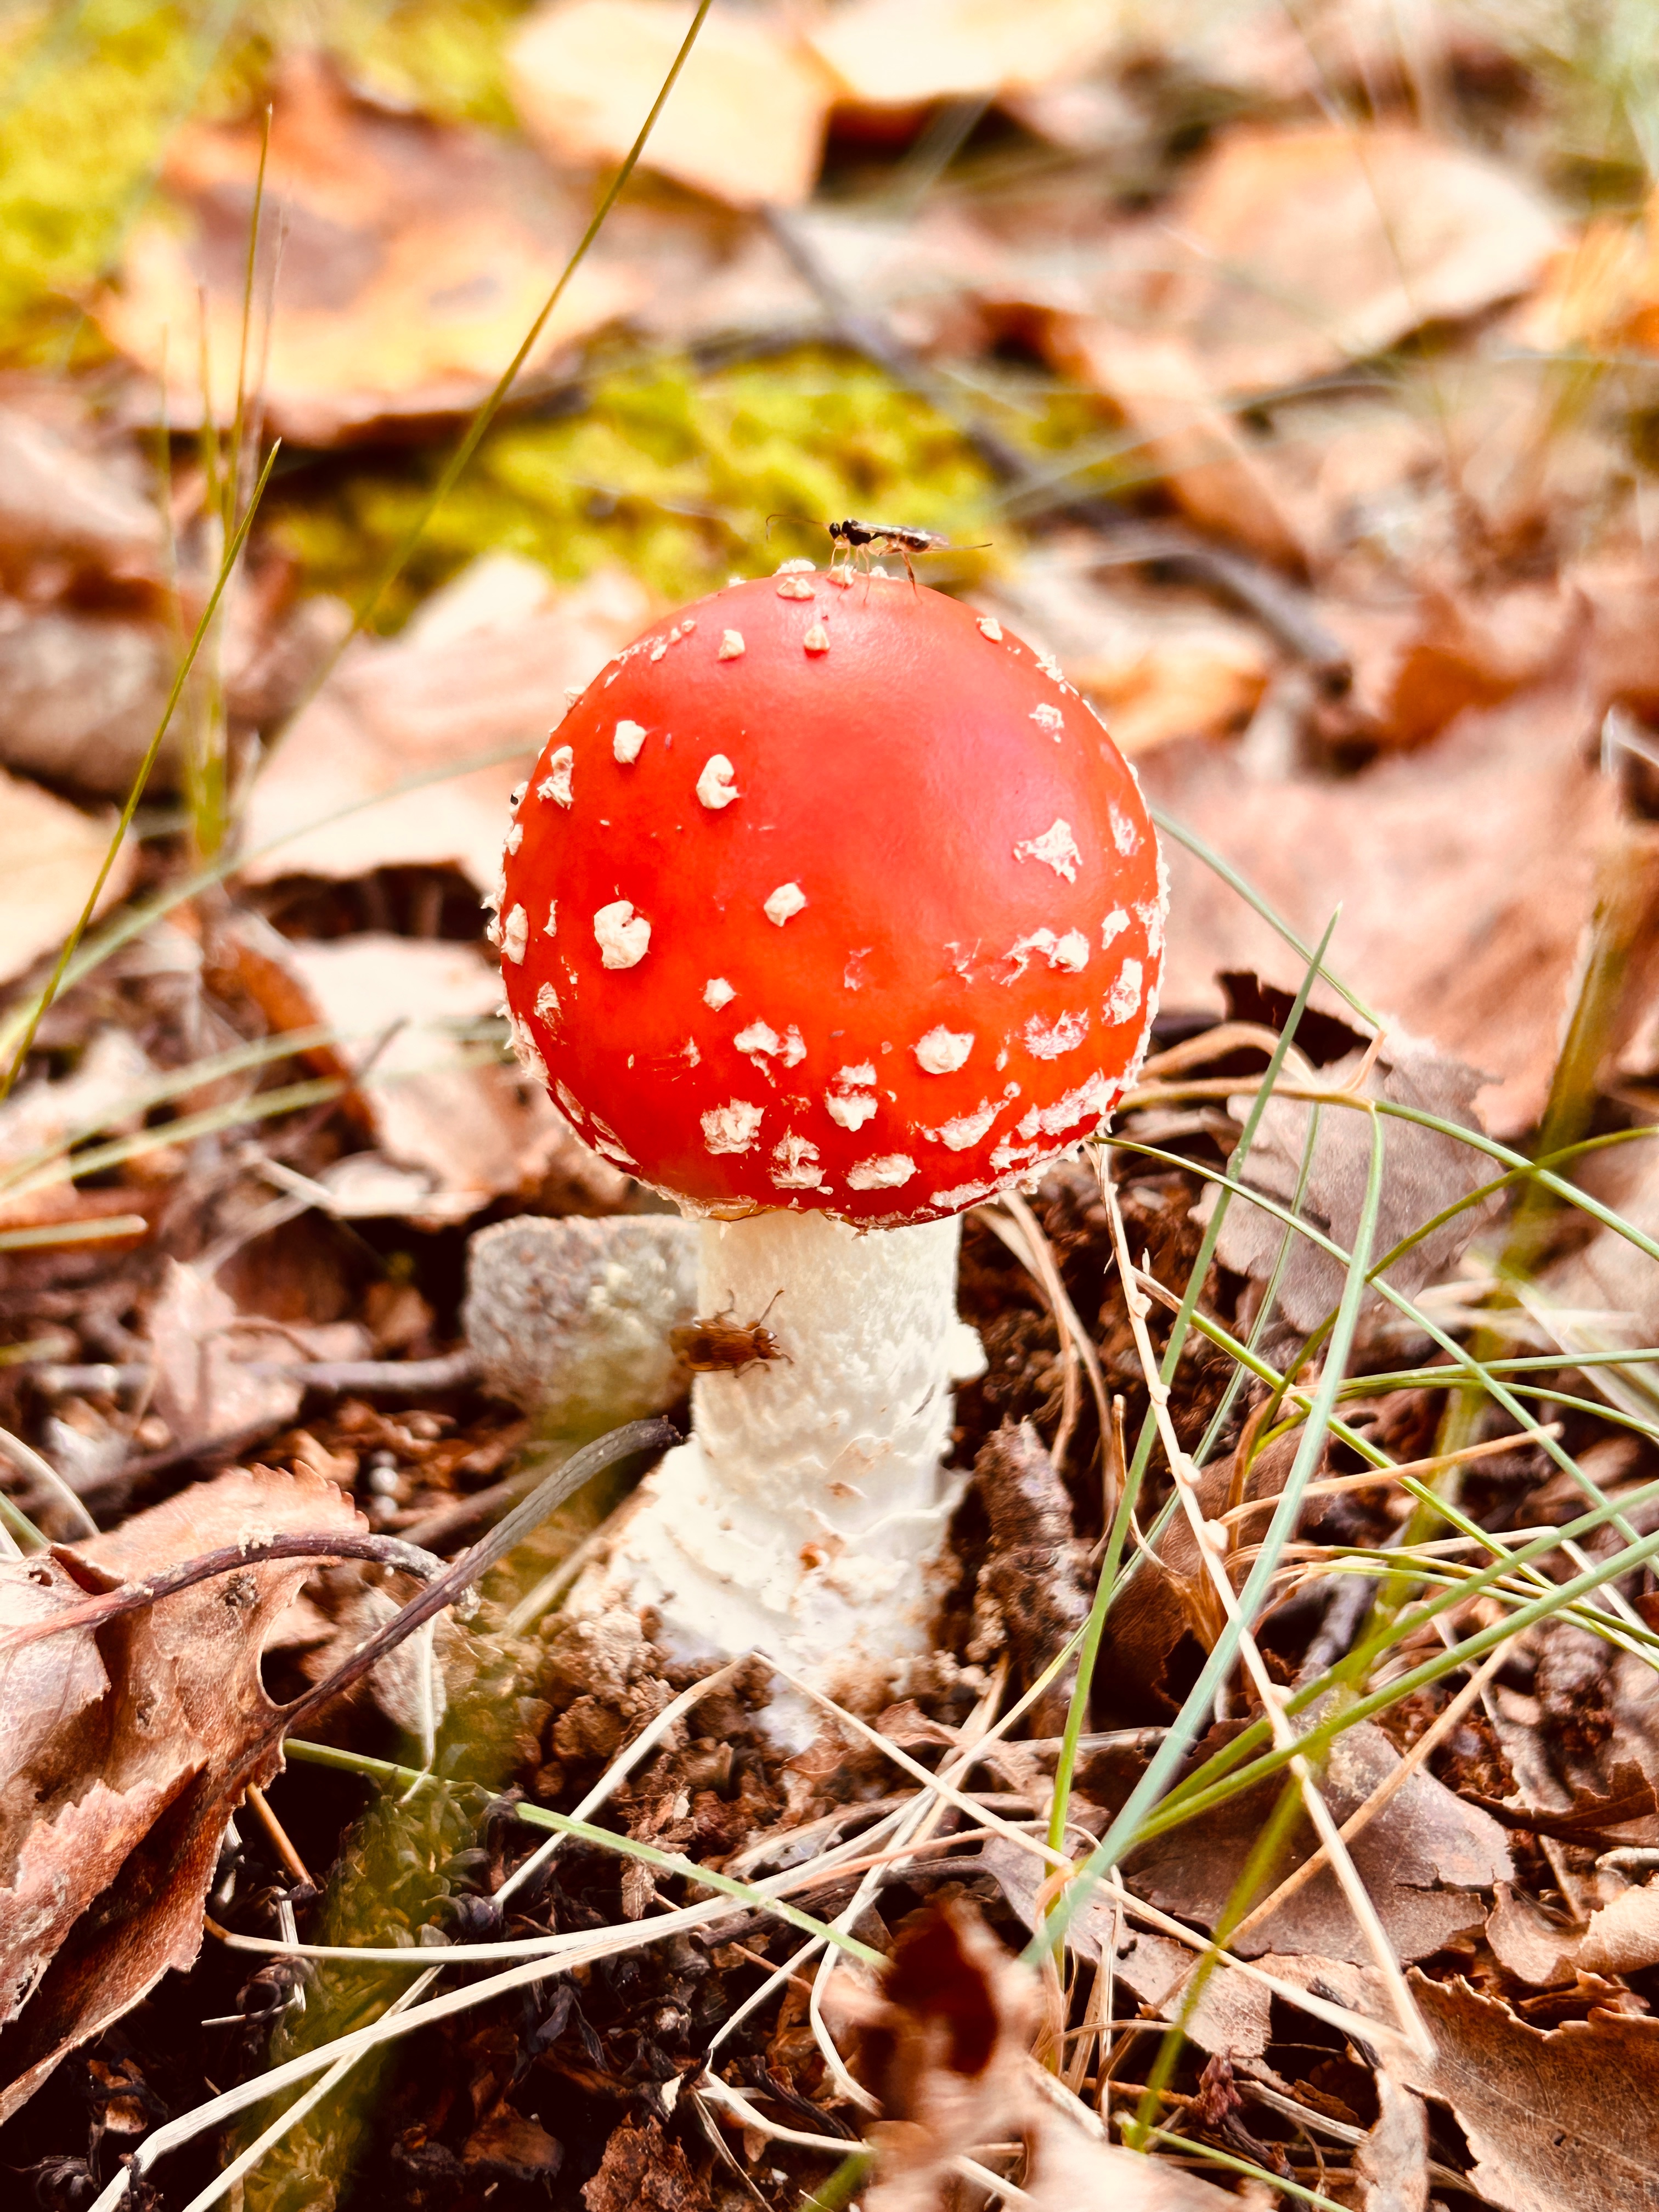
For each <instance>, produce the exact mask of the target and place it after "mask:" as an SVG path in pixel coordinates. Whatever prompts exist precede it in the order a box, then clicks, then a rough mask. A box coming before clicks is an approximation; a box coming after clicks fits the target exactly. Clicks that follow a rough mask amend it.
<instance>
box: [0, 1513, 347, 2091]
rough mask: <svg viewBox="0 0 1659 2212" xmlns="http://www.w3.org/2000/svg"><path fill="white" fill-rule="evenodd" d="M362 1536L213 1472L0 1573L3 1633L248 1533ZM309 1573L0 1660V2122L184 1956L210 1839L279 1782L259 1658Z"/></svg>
mask: <svg viewBox="0 0 1659 2212" xmlns="http://www.w3.org/2000/svg"><path fill="white" fill-rule="evenodd" d="M362 1526H363V1523H362V1522H361V1521H360V1519H359V1516H358V1515H357V1513H356V1510H355V1509H354V1508H353V1506H352V1505H351V1504H350V1503H349V1501H348V1500H347V1499H346V1498H343V1497H342V1496H341V1494H340V1492H338V1491H337V1489H335V1487H334V1486H333V1485H332V1484H331V1483H326V1482H324V1481H321V1480H319V1479H318V1478H317V1477H315V1476H313V1475H309V1474H303V1475H283V1474H270V1473H269V1472H264V1471H262V1472H261V1473H260V1474H258V1475H257V1476H256V1475H252V1474H243V1473H241V1472H240V1471H239V1472H237V1473H235V1474H226V1475H222V1476H221V1477H220V1478H219V1479H218V1480H217V1481H216V1482H212V1483H204V1484H198V1485H197V1486H196V1487H195V1488H193V1489H190V1490H186V1491H184V1492H180V1494H179V1496H178V1497H176V1498H170V1499H169V1500H168V1501H167V1504H164V1505H159V1506H155V1507H154V1508H152V1510H150V1511H149V1512H147V1513H140V1514H137V1515H136V1516H134V1517H133V1518H132V1519H131V1521H129V1522H126V1523H125V1526H124V1527H123V1528H119V1529H118V1530H117V1531H115V1532H114V1533H113V1534H110V1535H106V1536H100V1537H99V1538H97V1539H96V1540H94V1541H93V1542H91V1543H88V1544H87V1545H85V1546H83V1547H80V1548H78V1549H75V1550H70V1549H67V1548H60V1549H59V1550H58V1552H57V1553H54V1554H53V1555H52V1556H51V1557H50V1558H47V1557H45V1556H38V1557H36V1558H33V1559H28V1560H18V1561H5V1562H0V1619H3V1621H4V1624H5V1625H6V1626H11V1625H14V1624H21V1623H23V1622H26V1621H29V1620H40V1619H42V1618H45V1617H46V1616H49V1615H50V1614H51V1613H52V1612H54V1611H56V1610H58V1609H59V1608H61V1607H65V1606H69V1605H72V1604H75V1603H76V1602H77V1601H80V1600H81V1599H82V1598H83V1597H84V1595H86V1593H87V1591H88V1589H92V1590H100V1589H110V1588H112V1587H114V1586H115V1584H116V1583H120V1582H127V1581H137V1580H138V1579H141V1578H142V1577H143V1575H145V1574H146V1573H148V1572H150V1571H154V1570H156V1569H159V1568H161V1567H167V1566H173V1565H178V1564H179V1563H180V1562H181V1561H183V1560H185V1559H193V1558H196V1557H197V1556H198V1555H200V1554H201V1553H205V1552H208V1551H211V1550H213V1549H216V1548H217V1547H220V1546H223V1545H228V1544H235V1543H239V1542H242V1541H246V1540H247V1539H248V1538H249V1537H250V1536H252V1534H254V1533H255V1532H256V1531H257V1532H258V1533H260V1534H264V1533H281V1532H284V1531H286V1532H291V1533H295V1534H299V1533H307V1534H308V1533H311V1532H313V1531H314V1532H317V1533H319V1534H324V1535H326V1534H330V1533H343V1532H345V1531H348V1530H349V1531H353V1532H355V1531H356V1530H358V1529H359V1528H362ZM309 1571H310V1565H309V1563H308V1562H307V1561H305V1560H303V1559H301V1560H298V1561H284V1562H283V1563H282V1564H280V1565H278V1564H276V1563H274V1562H273V1563H266V1564H263V1565H261V1564H251V1565H248V1566H246V1568H244V1569H241V1570H240V1571H238V1572H237V1573H235V1574H234V1575H231V1576H227V1577H216V1578H215V1579H213V1580H211V1581H209V1582H204V1583H197V1584H196V1585H194V1586H193V1587H192V1588H191V1589H185V1590H181V1591H179V1592H178V1593H176V1594H175V1595H173V1596H170V1597H167V1598H164V1599H162V1600H161V1601H158V1602H157V1603H156V1604H155V1605H154V1606H151V1607H148V1608H147V1609H144V1610H143V1611H139V1612H136V1613H129V1614H126V1615H125V1616H123V1617H122V1618H120V1619H118V1620H112V1621H109V1622H106V1624H105V1625H104V1626H102V1627H100V1628H99V1629H96V1630H89V1629H84V1628H82V1629H76V1630H70V1631H66V1632H64V1634H62V1635H60V1636H57V1637H52V1638H49V1639H46V1640H43V1641H40V1642H38V1643H34V1644H28V1645H26V1646H25V1647H23V1648H22V1649H21V1650H18V1651H15V1652H13V1653H11V1654H9V1655H7V1656H4V1657H3V1658H0V1673H3V1698H4V1705H5V1711H6V1717H7V1728H6V1735H5V1745H4V1759H3V1771H0V1851H3V1864H0V1878H3V1880H4V1882H5V1885H6V1886H5V1887H4V1888H3V1889H0V1986H3V1988H4V1991H5V2006H4V2026H3V2028H0V2081H4V2082H5V2083H6V2084H7V2086H6V2087H5V2088H4V2089H3V2090H0V2118H7V2117H9V2115H10V2114H11V2113H13V2112H15V2111H17V2110H18V2108H19V2107H20V2106H21V2105H23V2104H24V2103H25V2102H26V2101H27V2099H28V2098H29V2097H30V2096H31V2095H33V2092H34V2091H35V2090H36V2089H37V2088H38V2087H40V2083H41V2082H42V2081H44V2080H45V2079H46V2075H48V2074H49V2073H50V2072H51V2071H52V2068H53V2067H54V2066H56V2065H57V2063H58V2061H59V2060H60V2059H61V2058H62V2057H64V2054H65V2053H66V2052H67V2051H70V2050H72V2049H73V2048H74V2047H75V2046H76V2044H78V2043H82V2042H84V2041H85V2040H86V2039H87V2038H88V2036H90V2035H94V2034H96V2033H98V2031H99V2030H100V2028H102V2027H106V2026H107V2025H108V2024H109V2023H110V2022H111V2021H114V2020H117V2019H118V2018H119V2017H120V2015H122V2014H123V2013H124V2012H125V2011H127V2010H128V2009H129V2008H131V2006H132V2005H134V2004H136V2003H137V2002H138V2000H139V1999H140V1998H141V1997H142V1996H143V1995H144V1993H145V1991H146V1990H149V1989H150V1988H151V1987H153V1986H154V1984H155V1983H156V1982H157V1981H158V1980H159V1979H160V1978H161V1975H162V1974H163V1973H164V1972H166V1971H167V1968H168V1967H169V1966H172V1967H174V1968H177V1969H178V1970H179V1972H185V1971H186V1970H187V1969H188V1968H189V1966H191V1962H192V1961H193V1960H194V1959H195V1956H196V1954H197V1949H198V1948H199V1946H200V1943H201V1937H202V1900H203V1898H204V1894H205V1893H206V1889H207V1885H208V1881H209V1879H210V1876H211V1875H212V1872H213V1868H214V1863H215V1861H216V1858H217V1856H218V1852H219V1847H220V1844H221V1843H222V1840H223V1837H224V1831H225V1824H226V1822H227V1820H228V1819H229V1817H230V1814H231V1813H232V1811H233V1810H234V1807H235V1805H236V1803H237V1802H238V1801H239V1800H240V1797H241V1796H242V1793H243V1791H244V1790H246V1787H247V1785H248V1784H250V1783H258V1784H263V1783H264V1782H267V1781H269V1780H270V1777H271V1775H272V1774H273V1773H274V1772H275V1771H276V1768H277V1767H278V1766H279V1765H281V1753H280V1750H279V1748H278V1747H277V1746H276V1743H275V1741H273V1740H272V1738H271V1737H270V1723H271V1721H272V1719H273V1718H274V1717H275V1713H276V1708H275V1707H273V1706H272V1705H270V1702H269V1700H268V1699H266V1697H265V1694H264V1689H263V1688H262V1686H261V1684H260V1680H259V1660H260V1655H261V1652H262V1650H263V1648H264V1638H265V1635H266V1632H267V1631H268V1629H269V1628H270V1626H271V1625H272V1624H273V1623H274V1622H275V1620H276V1618H277V1616H278V1615H279V1614H280V1613H282V1612H283V1608H284V1607H286V1605H287V1604H288V1602H289V1600H290V1599H291V1598H292V1597H293V1595H294V1594H295V1591H297V1589H299V1587H300V1584H301V1583H302V1582H303V1581H304V1580H305V1577H306V1576H307V1573H308V1572H309ZM260 1747H263V1749H261V1748H260ZM94 1901H95V1903H96V1908H97V1909H96V1911H90V1910H89V1909H88V1908H89V1907H91V1906H93V1905H94Z"/></svg>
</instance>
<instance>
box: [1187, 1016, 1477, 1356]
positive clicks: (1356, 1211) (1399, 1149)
mask: <svg viewBox="0 0 1659 2212" xmlns="http://www.w3.org/2000/svg"><path fill="white" fill-rule="evenodd" d="M1362 1064H1363V1062H1362V1057H1361V1055H1359V1054H1355V1055H1354V1056H1353V1057H1352V1059H1350V1060H1339V1061H1337V1062H1336V1064H1335V1065H1334V1066H1331V1067H1328V1068H1325V1069H1324V1070H1323V1071H1322V1076H1321V1080H1322V1082H1325V1083H1328V1084H1329V1085H1331V1086H1332V1087H1333V1088H1334V1089H1337V1090H1342V1089H1345V1088H1346V1086H1347V1085H1348V1084H1349V1083H1350V1082H1351V1081H1352V1080H1353V1079H1355V1078H1356V1077H1357V1076H1358V1073H1359V1071H1360V1068H1361V1066H1362ZM1482 1080H1483V1079H1482V1077H1481V1076H1480V1074H1479V1073H1477V1071H1476V1070H1475V1069H1474V1068H1472V1067H1465V1066H1463V1065H1462V1062H1461V1061H1459V1060H1446V1059H1443V1058H1442V1056H1441V1055H1440V1054H1438V1053H1435V1052H1430V1051H1423V1050H1420V1049H1417V1048H1413V1047H1412V1046H1410V1045H1408V1044H1402V1045H1401V1046H1398V1047H1395V1048H1392V1049H1389V1050H1387V1051H1385V1052H1384V1053H1383V1054H1382V1055H1380V1056H1379V1058H1378V1060H1377V1061H1376V1064H1375V1066H1373V1067H1372V1068H1371V1069H1370V1071H1369V1072H1368V1073H1367V1074H1366V1076H1365V1080H1364V1087H1363V1089H1362V1090H1361V1091H1360V1092H1359V1094H1358V1095H1359V1096H1360V1097H1367V1098H1386V1099H1389V1100H1390V1101H1391V1102H1392V1103H1395V1105H1400V1106H1407V1107H1411V1108H1413V1109H1417V1110H1419V1111H1423V1112H1427V1113H1432V1114H1438V1115H1443V1116H1444V1117H1445V1119H1447V1120H1448V1121H1455V1122H1458V1123H1461V1124H1462V1126H1463V1127H1466V1128H1478V1127H1479V1123H1478V1121H1476V1119H1475V1115H1474V1097H1475V1093H1476V1092H1477V1091H1479V1090H1480V1085H1481V1082H1482ZM1228 1103H1229V1106H1230V1109H1231V1112H1232V1113H1233V1115H1234V1116H1235V1118H1236V1119H1237V1120H1239V1121H1243V1118H1244V1116H1245V1115H1247V1114H1248V1113H1249V1110H1250V1108H1251V1106H1252V1105H1253V1104H1254V1103H1255V1100H1254V1094H1249V1095H1245V1096H1241V1097H1237V1098H1234V1099H1231V1100H1230V1101H1229V1102H1228ZM1315 1115H1317V1116H1318V1127H1317V1131H1316V1133H1315V1134H1314V1143H1313V1157H1312V1159H1311V1161H1310V1163H1309V1164H1308V1166H1307V1183H1306V1187H1305V1188H1304V1191H1303V1196H1302V1207H1301V1210H1302V1214H1303V1217H1304V1219H1306V1220H1307V1221H1308V1222H1309V1223H1310V1225H1312V1226H1313V1227H1314V1228H1316V1229H1320V1230H1322V1231H1324V1232H1325V1234H1326V1235H1327V1236H1328V1237H1332V1238H1333V1239H1334V1241H1335V1242H1336V1243H1339V1244H1340V1245H1341V1247H1342V1248H1343V1249H1344V1250H1345V1251H1347V1250H1351V1249H1352V1244H1353V1240H1354V1237H1355V1236H1356V1234H1357V1233H1358V1227H1359V1222H1360V1218H1361V1215H1362V1214H1363V1212H1364V1204H1365V1187H1366V1182H1367V1179H1368V1176H1369V1174H1370V1157H1371V1122H1372V1117H1371V1116H1370V1115H1369V1114H1366V1113H1364V1112H1362V1111H1360V1110H1359V1109H1356V1108H1353V1107H1348V1106H1331V1105H1315V1104H1314V1103H1312V1102H1310V1101H1309V1100H1305V1099H1299V1098H1277V1097H1276V1098H1273V1099H1271V1100H1270V1101H1269V1102H1268V1104H1267V1109H1266V1110H1265V1112H1264V1113H1263V1114H1262V1116H1261V1121H1260V1122H1259V1124H1258V1125H1257V1128H1256V1135H1255V1143H1254V1144H1253V1145H1252V1146H1251V1147H1250V1152H1249V1159H1248V1160H1247V1162H1246V1163H1245V1164H1244V1167H1243V1170H1242V1180H1243V1182H1244V1183H1245V1185H1246V1186H1247V1187H1248V1188H1251V1189H1254V1190H1259V1191H1261V1193H1262V1194H1264V1195H1265V1196H1267V1197H1268V1198H1272V1199H1274V1200H1277V1201H1278V1203H1279V1205H1280V1206H1285V1207H1289V1206H1291V1203H1292V1202H1293V1200H1295V1197H1296V1194H1297V1186H1298V1184H1299V1182H1301V1179H1302V1175H1303V1169H1304V1159H1305V1158H1306V1154H1307V1146H1308V1139H1309V1134H1310V1130H1311V1129H1312V1127H1313V1121H1314V1116H1315ZM1382 1129H1383V1146H1384V1154H1383V1159H1384V1167H1383V1186H1382V1199H1381V1203H1380V1205H1379V1206H1378V1209H1377V1218H1376V1236H1375V1238H1374V1240H1373V1243H1372V1247H1371V1252H1372V1257H1373V1259H1374V1260H1375V1259H1380V1258H1381V1257H1382V1255H1383V1253H1385V1252H1388V1251H1390V1250H1392V1249H1393V1248H1394V1246H1395V1245H1396V1244H1398V1243H1401V1242H1402V1241H1403V1240H1404V1239H1405V1238H1406V1237H1409V1236H1411V1235H1412V1234H1413V1232H1414V1231H1417V1230H1419V1229H1421V1228H1422V1227H1424V1225H1425V1224H1426V1223H1428V1222H1430V1221H1431V1220H1433V1219H1434V1218H1435V1216H1436V1215H1437V1214H1438V1213H1440V1212H1443V1210H1444V1209H1445V1208H1446V1207H1447V1206H1452V1205H1455V1204H1456V1202H1457V1201H1458V1200H1461V1199H1464V1198H1467V1197H1468V1195H1469V1194H1470V1193H1471V1192H1472V1191H1474V1190H1475V1189H1477V1188H1479V1187H1480V1184H1482V1183H1484V1182H1490V1181H1491V1179H1492V1173H1493V1170H1492V1163H1491V1162H1490V1160H1489V1159H1488V1158H1487V1157H1486V1154H1485V1153H1484V1152H1475V1151H1474V1149H1473V1148H1472V1147H1471V1146H1468V1145H1465V1144H1462V1143H1460V1142H1459V1141H1458V1139H1455V1137H1449V1136H1446V1135H1444V1134H1443V1133H1442V1132H1441V1131H1440V1130H1438V1129H1429V1128H1425V1127H1422V1126H1421V1125H1420V1124H1419V1123H1417V1122H1413V1121H1398V1120H1393V1119H1389V1118H1384V1119H1383V1122H1382ZM1215 1198H1216V1190H1215V1188H1214V1186H1212V1188H1211V1189H1210V1190H1209V1191H1208V1192H1207V1193H1206V1197H1205V1200H1203V1201H1202V1202H1201V1204H1200V1209H1199V1212H1200V1217H1201V1218H1205V1219H1207V1218H1208V1217H1209V1214H1210V1212H1212V1210H1213V1207H1214V1203H1215ZM1488 1211H1489V1208H1487V1207H1485V1206H1465V1208H1464V1209H1463V1211H1462V1212H1461V1213H1457V1214H1454V1215H1453V1217H1452V1218H1451V1219H1450V1220H1449V1221H1448V1222H1445V1223H1443V1225H1442V1226H1441V1227H1439V1228H1438V1229H1436V1230H1433V1231H1431V1232H1430V1234H1429V1235H1427V1236H1426V1237H1424V1238H1423V1239H1422V1241H1421V1243H1418V1244H1415V1245H1413V1247H1412V1249H1411V1250H1410V1251H1409V1252H1407V1253H1405V1254H1404V1255H1402V1256H1401V1258H1400V1259H1398V1260H1396V1261H1395V1263H1394V1265H1393V1266H1392V1267H1389V1269H1388V1270H1387V1272H1386V1273H1385V1274H1384V1276H1383V1280H1384V1281H1385V1282H1387V1283H1389V1284H1390V1285H1392V1286H1393V1287H1394V1288H1395V1290H1397V1291H1401V1293H1402V1294H1403V1295H1405V1296H1407V1297H1410V1296H1411V1295H1412V1293H1413V1291H1418V1290H1420V1289H1421V1288H1422V1286H1423V1285H1424V1284H1425V1283H1432V1282H1437V1281H1438V1280H1440V1279H1442V1278H1443V1276H1445V1275H1447V1274H1448V1273H1450V1271H1451V1270H1452V1269H1453V1268H1454V1267H1455V1266H1456V1264H1457V1262H1458V1261H1459V1260H1460V1259H1461V1258H1462V1255H1463V1252H1464V1249H1465V1248H1466V1247H1467V1246H1468V1243H1469V1240H1470V1238H1471V1237H1473V1236H1474V1232H1475V1231H1476V1230H1477V1229H1478V1228H1479V1227H1480V1225H1481V1223H1482V1221H1483V1220H1484V1219H1485V1218H1486V1214H1487V1212H1488ZM1284 1242H1285V1225H1284V1223H1283V1222H1282V1221H1280V1220H1279V1219H1278V1218H1277V1217H1276V1216H1274V1215H1273V1214H1270V1213H1267V1212H1263V1211H1262V1210H1261V1207H1259V1206H1251V1205H1250V1204H1249V1203H1248V1201H1246V1200H1243V1199H1241V1198H1238V1197H1235V1198H1234V1200H1233V1202H1232V1204H1231V1206H1229V1208H1228V1210H1227V1216H1226V1218H1225V1220H1224V1221H1223V1223H1222V1225H1221V1235H1220V1237H1219V1239H1218V1243H1217V1245H1216V1256H1217V1258H1218V1260H1219V1261H1221V1264H1222V1266H1223V1267H1231V1268H1232V1269H1233V1270H1234V1271H1235V1273H1238V1274H1241V1275H1247V1276H1249V1279H1250V1280H1251V1281H1252V1282H1253V1283H1254V1284H1255V1285H1256V1286H1257V1289H1258V1291H1261V1290H1264V1289H1265V1288H1266V1286H1267V1282H1268V1281H1269V1279H1271V1277H1272V1276H1273V1271H1274V1269H1275V1267H1277V1266H1278V1264H1279V1251H1280V1248H1281V1247H1282V1246H1283V1244H1284ZM1345 1272H1346V1271H1345V1269H1344V1267H1343V1266H1342V1263H1341V1262H1340V1261H1339V1260H1337V1259H1336V1258H1335V1257H1334V1255H1332V1254H1330V1253H1328V1252H1325V1251H1322V1250H1321V1249H1320V1248H1319V1247H1318V1246H1317V1245H1316V1244H1312V1243H1310V1242H1309V1241H1308V1239H1307V1238H1306V1237H1297V1236H1294V1235H1293V1236H1292V1237H1291V1242H1290V1249H1289V1251H1288V1253H1287V1254H1286V1255H1285V1264H1284V1267H1283V1271H1282V1272H1281V1273H1280V1274H1279V1313H1280V1315H1281V1316H1283V1319H1284V1320H1285V1322H1287V1323H1288V1324H1289V1325H1290V1327H1291V1328H1293V1329H1295V1330H1297V1332H1298V1334H1302V1335H1306V1334H1308V1333H1309V1332H1310V1330H1311V1329H1313V1328H1316V1327H1317V1326H1318V1324H1319V1323H1320V1322H1322V1320H1323V1319H1324V1317H1325V1316H1326V1315H1327V1314H1328V1313H1331V1312H1333V1311H1334V1309H1335V1307H1336V1304H1337V1302H1338V1300H1339V1299H1340V1297H1341V1296H1342V1285H1343V1279H1344V1275H1345ZM1365 1297H1366V1301H1367V1307H1368V1310H1370V1311H1371V1312H1373V1313H1375V1312H1376V1311H1377V1310H1379V1309H1380V1308H1381V1307H1382V1305H1383V1293H1382V1292H1381V1291H1379V1290H1375V1289H1373V1290H1368V1291H1366V1293H1365Z"/></svg>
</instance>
